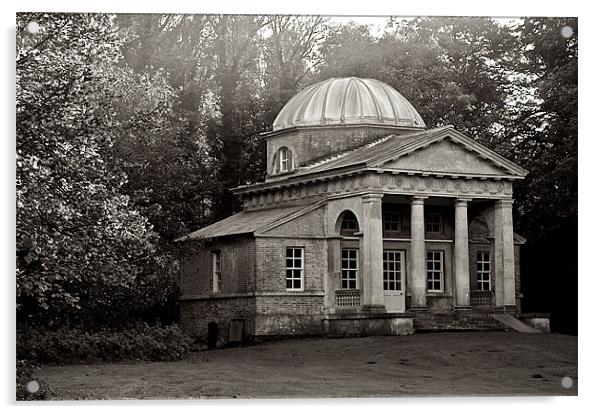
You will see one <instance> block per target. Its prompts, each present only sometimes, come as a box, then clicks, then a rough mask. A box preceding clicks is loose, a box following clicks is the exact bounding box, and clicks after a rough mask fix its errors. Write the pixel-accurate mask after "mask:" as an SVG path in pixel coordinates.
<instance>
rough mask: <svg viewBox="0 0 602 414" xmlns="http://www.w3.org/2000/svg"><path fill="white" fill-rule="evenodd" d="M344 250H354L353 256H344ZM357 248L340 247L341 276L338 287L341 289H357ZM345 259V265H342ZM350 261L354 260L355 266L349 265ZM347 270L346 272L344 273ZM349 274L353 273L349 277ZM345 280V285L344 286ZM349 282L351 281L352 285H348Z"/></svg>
mask: <svg viewBox="0 0 602 414" xmlns="http://www.w3.org/2000/svg"><path fill="white" fill-rule="evenodd" d="M345 252H347V253H349V252H354V254H355V257H353V258H352V257H349V256H347V257H345ZM359 257H360V255H359V249H357V248H349V247H342V248H341V278H340V288H341V289H342V290H354V289H359V283H358V282H359ZM345 261H347V266H344V264H345ZM350 262H355V267H351V266H350ZM346 272H348V273H346ZM350 274H353V275H354V276H353V277H350ZM345 282H346V285H347V286H344V284H345ZM350 282H353V284H354V286H353V287H351V286H350Z"/></svg>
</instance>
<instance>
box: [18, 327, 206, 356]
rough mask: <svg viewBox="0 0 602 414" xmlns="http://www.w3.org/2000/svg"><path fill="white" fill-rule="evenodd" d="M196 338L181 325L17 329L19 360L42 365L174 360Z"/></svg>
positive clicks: (182, 354)
mask: <svg viewBox="0 0 602 414" xmlns="http://www.w3.org/2000/svg"><path fill="white" fill-rule="evenodd" d="M193 342H194V341H193V339H192V338H190V337H189V336H186V335H184V334H183V333H182V331H181V330H180V328H179V327H178V326H177V325H168V326H163V325H152V326H151V325H147V324H139V325H135V326H133V327H131V328H129V329H122V330H109V329H103V330H100V331H97V332H88V331H84V330H82V329H79V328H71V329H69V328H59V329H57V330H54V331H50V330H41V331H37V330H35V329H34V328H33V327H31V326H27V327H23V326H22V327H20V328H19V329H17V358H19V359H31V360H36V361H39V362H62V363H64V362H80V361H98V360H102V361H123V360H142V361H170V360H177V359H181V358H182V357H183V356H184V355H186V354H187V353H188V352H190V350H191V347H192V344H193Z"/></svg>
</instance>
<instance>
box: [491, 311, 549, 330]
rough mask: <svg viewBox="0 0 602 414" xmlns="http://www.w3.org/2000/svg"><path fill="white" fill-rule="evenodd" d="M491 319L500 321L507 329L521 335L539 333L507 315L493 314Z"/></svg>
mask: <svg viewBox="0 0 602 414" xmlns="http://www.w3.org/2000/svg"><path fill="white" fill-rule="evenodd" d="M491 317H492V318H494V319H495V320H498V321H500V322H501V323H503V324H504V325H506V326H507V327H509V328H511V329H513V330H515V331H517V332H521V333H541V331H538V330H537V329H535V328H533V327H531V326H529V325H527V324H526V323H524V322H522V321H520V320H518V319H516V318H515V317H514V316H512V315H509V314H507V313H493V314H491Z"/></svg>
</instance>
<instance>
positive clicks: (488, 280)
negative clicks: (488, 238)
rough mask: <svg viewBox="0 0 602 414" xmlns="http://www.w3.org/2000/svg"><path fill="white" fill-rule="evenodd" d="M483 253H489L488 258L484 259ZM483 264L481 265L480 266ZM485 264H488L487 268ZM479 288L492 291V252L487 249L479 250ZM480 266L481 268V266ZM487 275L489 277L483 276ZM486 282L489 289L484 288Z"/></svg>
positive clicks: (477, 264) (483, 290) (477, 263)
mask: <svg viewBox="0 0 602 414" xmlns="http://www.w3.org/2000/svg"><path fill="white" fill-rule="evenodd" d="M483 255H487V260H484V259H482V256H483ZM479 265H481V266H479ZM484 265H487V268H488V269H487V270H485V269H484V267H485V266H484ZM476 266H477V272H476V273H477V290H478V291H481V292H491V291H492V280H493V279H492V277H491V252H489V251H486V250H479V251H477V260H476ZM479 267H480V268H479ZM484 275H486V276H487V278H486V279H485V278H483V276H484ZM485 283H486V284H487V285H488V288H487V289H484V288H483V287H484V286H485Z"/></svg>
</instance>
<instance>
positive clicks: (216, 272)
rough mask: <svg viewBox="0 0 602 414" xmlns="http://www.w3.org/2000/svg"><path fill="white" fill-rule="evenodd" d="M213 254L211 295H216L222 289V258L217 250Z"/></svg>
mask: <svg viewBox="0 0 602 414" xmlns="http://www.w3.org/2000/svg"><path fill="white" fill-rule="evenodd" d="M212 254H213V293H217V292H219V291H220V289H221V288H222V257H221V252H220V251H219V250H214V251H213V252H212Z"/></svg>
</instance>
